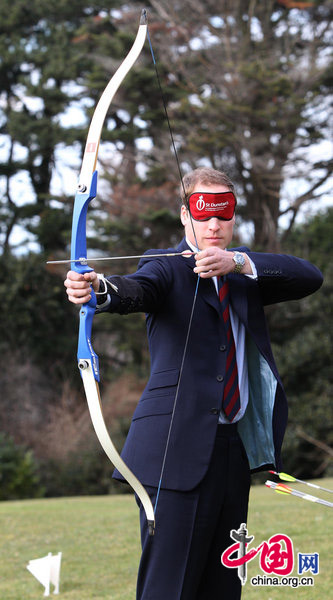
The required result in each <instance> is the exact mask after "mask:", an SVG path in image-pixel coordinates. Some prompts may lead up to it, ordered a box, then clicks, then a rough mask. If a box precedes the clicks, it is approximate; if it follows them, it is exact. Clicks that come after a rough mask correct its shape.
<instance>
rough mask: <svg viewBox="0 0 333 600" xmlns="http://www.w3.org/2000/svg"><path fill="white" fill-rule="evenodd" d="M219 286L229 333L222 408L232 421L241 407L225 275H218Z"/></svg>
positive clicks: (224, 318)
mask: <svg viewBox="0 0 333 600" xmlns="http://www.w3.org/2000/svg"><path fill="white" fill-rule="evenodd" d="M218 286H219V298H220V302H221V307H222V316H223V321H224V324H225V331H226V334H227V363H226V368H225V386H224V392H223V400H222V409H223V412H224V413H225V415H226V417H227V419H228V421H230V422H232V421H233V420H234V418H235V416H236V415H237V413H238V411H239V409H240V397H239V387H238V370H237V361H236V347H235V341H234V336H233V333H232V329H231V322H230V314H229V284H228V282H227V281H226V278H225V277H218Z"/></svg>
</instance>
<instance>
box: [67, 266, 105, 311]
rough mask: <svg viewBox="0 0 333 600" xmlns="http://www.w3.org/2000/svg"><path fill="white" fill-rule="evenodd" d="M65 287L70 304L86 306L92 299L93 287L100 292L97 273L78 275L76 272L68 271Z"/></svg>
mask: <svg viewBox="0 0 333 600" xmlns="http://www.w3.org/2000/svg"><path fill="white" fill-rule="evenodd" d="M64 286H65V288H66V292H67V295H68V300H69V301H70V302H73V304H84V303H85V302H89V300H90V299H91V293H90V292H91V287H92V288H93V290H94V291H95V292H98V290H99V279H98V277H97V275H96V273H95V271H90V272H89V273H84V275H81V274H80V273H76V271H68V273H67V278H66V279H65V281H64Z"/></svg>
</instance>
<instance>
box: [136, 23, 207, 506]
mask: <svg viewBox="0 0 333 600" xmlns="http://www.w3.org/2000/svg"><path fill="white" fill-rule="evenodd" d="M147 38H148V42H149V47H150V52H151V56H152V60H153V64H154V69H155V73H156V79H157V82H158V87H159V92H160V95H161V98H162V102H163V108H164V114H165V118H166V121H167V124H168V129H169V134H170V138H171V144H172V148H173V152H174V156H175V159H176V163H177V168H178V173H179V177H180V181H181V186H182V189H183V195H184V202H186V201H187V194H186V191H185V185H184V181H183V173H182V169H181V166H180V161H179V156H178V152H177V147H176V143H175V138H174V135H173V131H172V127H171V123H170V119H169V114H168V110H167V106H166V100H165V96H164V93H163V88H162V84H161V79H160V75H159V71H158V67H157V62H156V60H155V54H154V50H153V46H152V43H151V39H150V35H149V28H147ZM185 206H186V204H185ZM186 208H187V207H186ZM187 210H188V213H189V216H190V222H191V227H192V231H193V236H194V241H195V245H196V248H197V251H198V252H199V251H200V249H199V245H198V241H197V236H196V232H195V228H194V224H193V219H192V215H191V212H190V210H189V209H188V208H187ZM199 282H200V275H199V274H198V277H197V282H196V286H195V291H194V296H193V302H192V307H191V313H190V318H189V323H188V328H187V332H186V338H185V344H184V349H183V354H182V359H181V364H180V370H179V378H178V384H177V389H176V394H175V400H174V403H173V408H172V414H171V420H170V425H169V431H168V436H167V441H166V445H165V450H164V455H163V461H162V466H161V472H160V477H159V482H158V487H157V493H156V500H155V505H154V514H155V515H156V510H157V504H158V500H159V496H160V491H161V487H162V480H163V476H164V471H165V464H166V459H167V454H168V449H169V443H170V438H171V431H172V427H173V422H174V418H175V413H176V407H177V402H178V397H179V389H180V383H181V380H182V375H183V371H184V364H185V358H186V354H187V348H188V343H189V339H190V331H191V328H192V322H193V315H194V309H195V304H196V300H197V296H198V288H199Z"/></svg>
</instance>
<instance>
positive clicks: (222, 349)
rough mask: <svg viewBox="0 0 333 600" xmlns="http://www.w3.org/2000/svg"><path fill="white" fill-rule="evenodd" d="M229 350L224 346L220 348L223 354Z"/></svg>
mask: <svg viewBox="0 0 333 600" xmlns="http://www.w3.org/2000/svg"><path fill="white" fill-rule="evenodd" d="M226 349H227V347H226V346H225V345H224V344H223V346H220V348H219V350H220V351H221V352H225V350H226Z"/></svg>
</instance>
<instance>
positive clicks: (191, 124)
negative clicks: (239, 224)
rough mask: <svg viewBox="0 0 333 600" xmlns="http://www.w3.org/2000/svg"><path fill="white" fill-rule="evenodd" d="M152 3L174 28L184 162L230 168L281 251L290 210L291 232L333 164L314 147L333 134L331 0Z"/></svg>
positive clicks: (172, 54) (244, 201) (257, 239)
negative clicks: (330, 114) (330, 118)
mask: <svg viewBox="0 0 333 600" xmlns="http://www.w3.org/2000/svg"><path fill="white" fill-rule="evenodd" d="M151 4H152V6H153V7H154V8H155V10H156V11H157V13H158V19H160V20H162V21H163V22H164V23H165V28H167V27H168V31H169V35H166V31H165V29H164V30H163V29H162V30H160V31H159V32H157V34H156V36H154V43H155V44H157V46H158V49H159V54H160V55H161V56H163V62H164V64H166V63H167V64H170V65H171V69H170V73H169V78H171V77H172V81H173V86H174V87H177V88H178V89H179V90H180V91H181V92H182V94H181V95H182V99H181V100H180V101H179V102H178V103H174V104H173V105H172V106H170V108H169V112H170V116H171V118H172V123H173V126H174V130H175V132H176V139H177V143H178V147H179V155H180V157H181V160H182V162H183V165H184V168H189V167H194V166H198V165H200V164H209V165H211V166H213V167H214V168H217V169H224V170H227V172H229V174H231V176H232V178H233V179H235V180H236V182H237V183H238V189H239V200H240V207H239V212H240V213H241V216H242V219H243V222H244V223H245V224H246V225H247V226H248V229H249V230H250V231H251V228H252V227H253V230H254V236H253V238H254V245H255V246H256V248H257V249H267V248H270V249H271V250H278V249H279V246H280V231H279V224H280V218H281V216H285V220H286V219H287V222H288V221H289V223H288V225H287V229H286V230H285V231H284V238H286V233H287V231H289V230H290V229H291V228H292V226H293V224H294V222H295V219H296V217H297V216H298V214H299V211H300V210H301V208H302V207H303V205H304V203H305V202H307V201H310V200H311V201H312V203H317V202H318V200H319V199H320V197H321V195H322V193H323V191H324V184H325V182H327V181H328V178H329V175H330V169H331V168H332V161H330V160H329V156H325V154H324V152H323V151H322V150H319V152H318V151H315V150H314V149H315V148H320V146H319V144H320V142H321V141H322V140H324V139H325V136H326V134H327V110H326V107H327V91H328V87H329V83H330V77H331V76H330V72H331V71H330V62H329V57H328V53H327V45H328V41H329V33H330V31H331V25H330V23H331V18H330V17H331V12H330V11H331V7H330V3H329V2H326V1H319V2H309V3H306V2H293V3H290V2H276V1H273V0H269V1H267V2H257V1H255V0H252V1H251V2H249V1H248V0H236V1H234V2H229V1H228V0H225V1H223V2H218V3H217V2H214V1H211V2H198V1H197V0H196V1H195V2H194V0H187V1H184V2H181V3H178V2H173V3H172V5H171V6H170V3H169V2H166V1H163V0H154V1H152V2H151ZM156 154H157V155H158V153H156V149H155V148H154V152H153V153H152V154H151V157H150V160H151V164H152V166H153V165H154V164H155V162H156ZM148 176H149V175H148ZM293 181H296V182H297V184H296V183H295V185H293V186H291V185H290V183H292V182H293ZM288 186H289V189H288ZM290 190H291V191H290ZM289 197H290V198H289ZM285 227H286V226H285V225H284V228H285Z"/></svg>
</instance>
